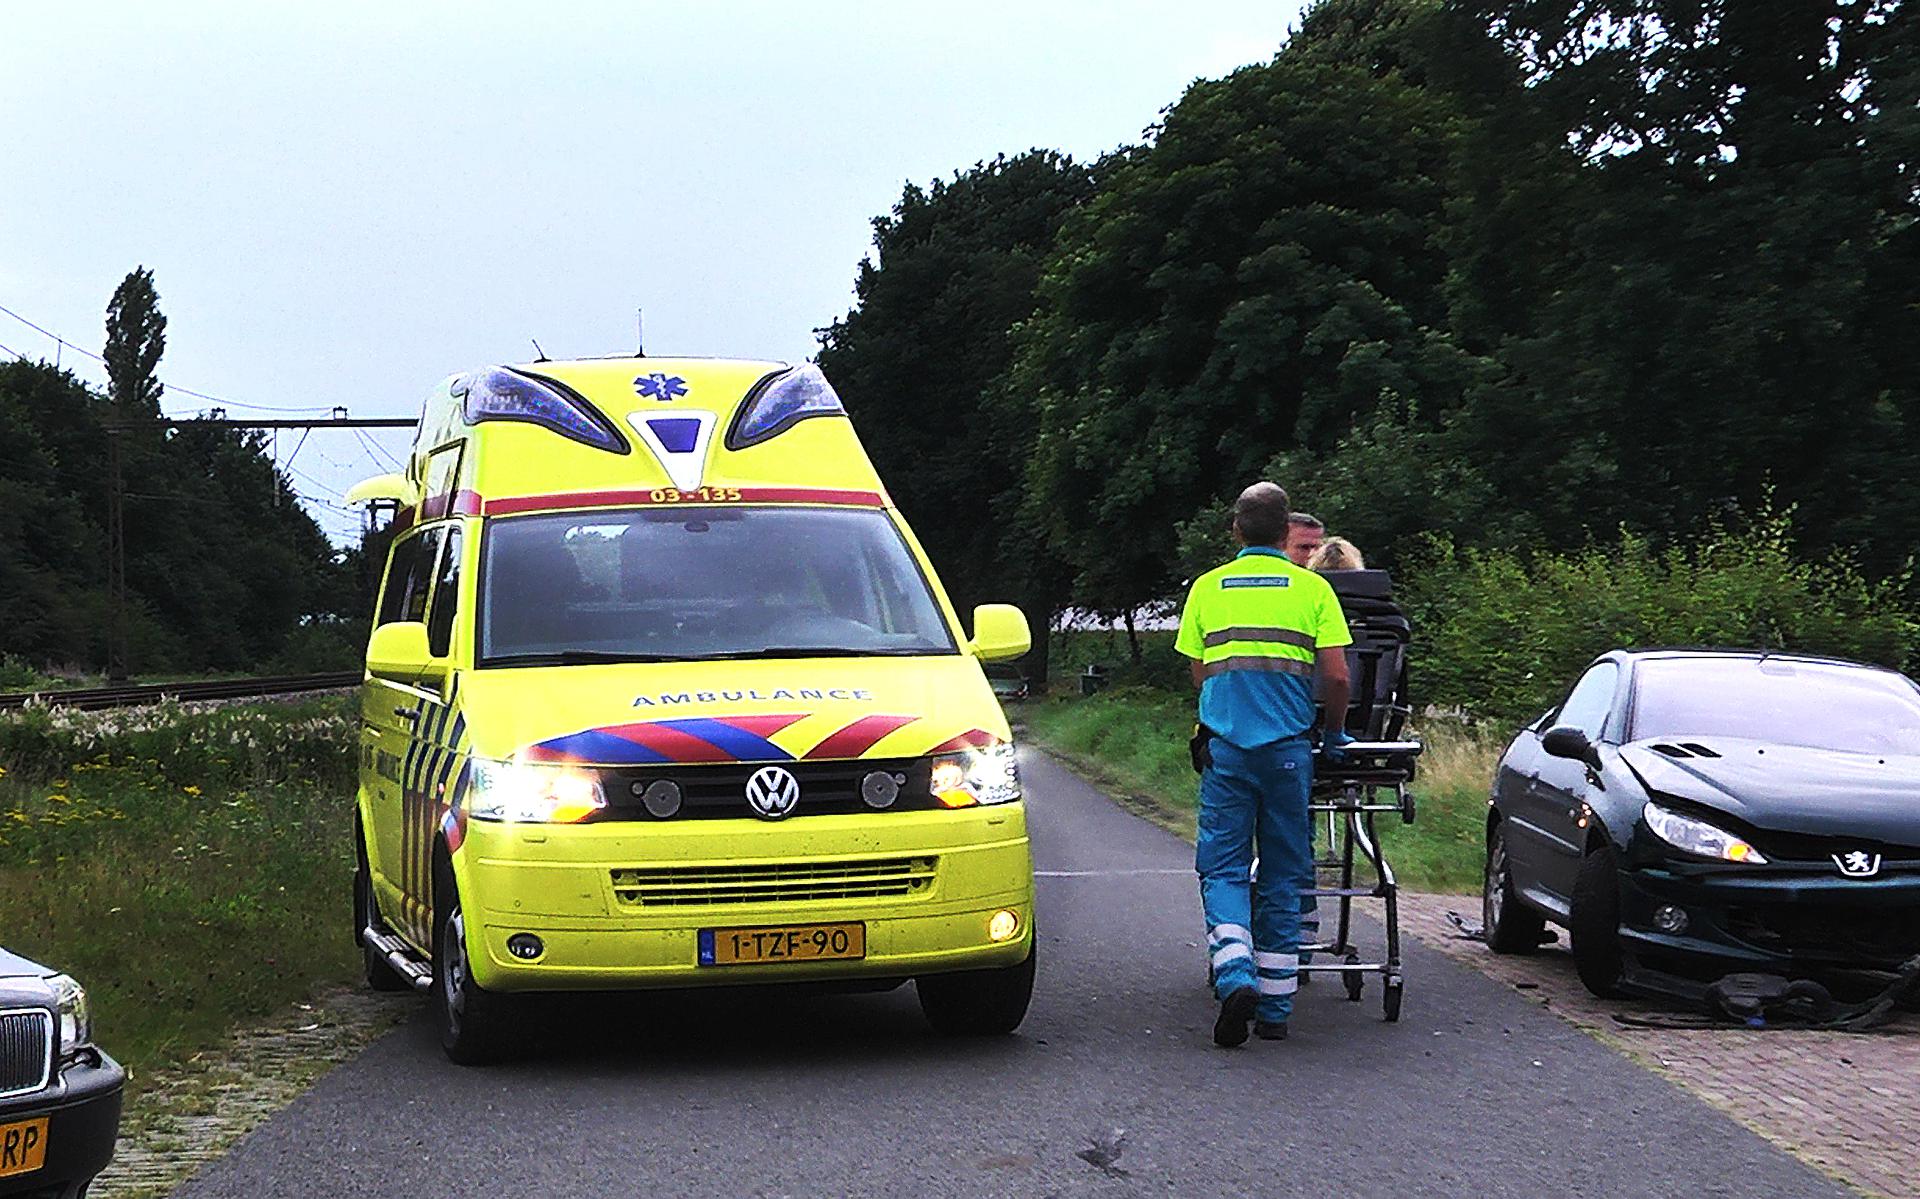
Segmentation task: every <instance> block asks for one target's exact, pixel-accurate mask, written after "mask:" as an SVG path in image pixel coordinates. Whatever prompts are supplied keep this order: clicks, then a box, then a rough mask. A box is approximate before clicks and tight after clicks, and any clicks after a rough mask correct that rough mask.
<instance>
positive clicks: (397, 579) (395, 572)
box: [376, 537, 420, 624]
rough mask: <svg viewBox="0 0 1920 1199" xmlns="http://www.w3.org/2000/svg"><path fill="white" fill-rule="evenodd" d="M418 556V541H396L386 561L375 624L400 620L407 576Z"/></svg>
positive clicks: (408, 539) (415, 538)
mask: <svg viewBox="0 0 1920 1199" xmlns="http://www.w3.org/2000/svg"><path fill="white" fill-rule="evenodd" d="M419 554H420V539H419V538H418V537H408V538H406V539H405V540H403V541H396V542H395V543H394V545H393V555H392V556H391V557H390V558H388V559H387V584H386V587H385V588H384V589H382V590H381V592H380V613H379V619H378V621H377V622H376V623H379V624H392V623H393V622H394V621H396V620H399V619H400V609H401V601H402V599H403V598H404V597H405V596H406V594H407V575H408V574H409V573H410V572H411V571H412V569H413V560H414V559H415V558H416V557H418V556H419Z"/></svg>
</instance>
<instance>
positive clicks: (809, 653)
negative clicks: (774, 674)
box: [714, 645, 886, 658]
mask: <svg viewBox="0 0 1920 1199" xmlns="http://www.w3.org/2000/svg"><path fill="white" fill-rule="evenodd" d="M885 652H886V651H885V650H874V649H852V648H850V647H848V646H844V645H765V646H762V647H760V648H759V649H743V650H740V651H738V652H737V653H730V654H715V655H714V657H716V658H871V657H874V656H876V655H879V654H883V653H885Z"/></svg>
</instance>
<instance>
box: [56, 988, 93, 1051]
mask: <svg viewBox="0 0 1920 1199" xmlns="http://www.w3.org/2000/svg"><path fill="white" fill-rule="evenodd" d="M47 985H48V986H50V987H52V988H53V996H54V1001H53V1014H54V1017H55V1018H56V1019H57V1020H58V1021H59V1022H60V1042H59V1044H60V1056H61V1057H66V1056H68V1055H69V1054H71V1053H73V1052H74V1051H76V1050H78V1049H81V1048H82V1047H84V1046H87V1045H91V1044H93V1006H92V1005H91V1004H90V1003H88V1002H87V989H86V988H85V987H83V986H81V985H80V984H79V983H78V982H75V981H74V979H73V978H72V977H71V976H70V975H65V974H56V975H54V976H53V977H52V978H50V979H48V980H47Z"/></svg>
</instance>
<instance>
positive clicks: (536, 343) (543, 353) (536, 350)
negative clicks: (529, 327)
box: [527, 337, 552, 362]
mask: <svg viewBox="0 0 1920 1199" xmlns="http://www.w3.org/2000/svg"><path fill="white" fill-rule="evenodd" d="M527 340H528V341H530V342H533V352H534V353H536V354H538V355H540V356H539V357H538V358H535V359H534V361H535V362H549V361H552V360H551V359H549V358H548V357H547V352H546V351H545V350H543V349H541V348H540V342H539V339H537V338H533V337H529V338H527Z"/></svg>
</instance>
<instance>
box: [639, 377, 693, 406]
mask: <svg viewBox="0 0 1920 1199" xmlns="http://www.w3.org/2000/svg"><path fill="white" fill-rule="evenodd" d="M633 389H634V390H635V391H637V392H639V393H640V394H641V395H642V396H644V397H645V398H647V399H649V400H659V401H661V402H662V403H665V402H666V401H668V400H677V399H679V398H680V397H681V396H683V395H686V394H687V381H686V380H685V379H682V378H681V377H680V376H679V375H668V374H663V373H661V372H660V371H655V372H653V373H652V374H651V375H641V376H640V377H639V378H638V379H635V380H634V381H633Z"/></svg>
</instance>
